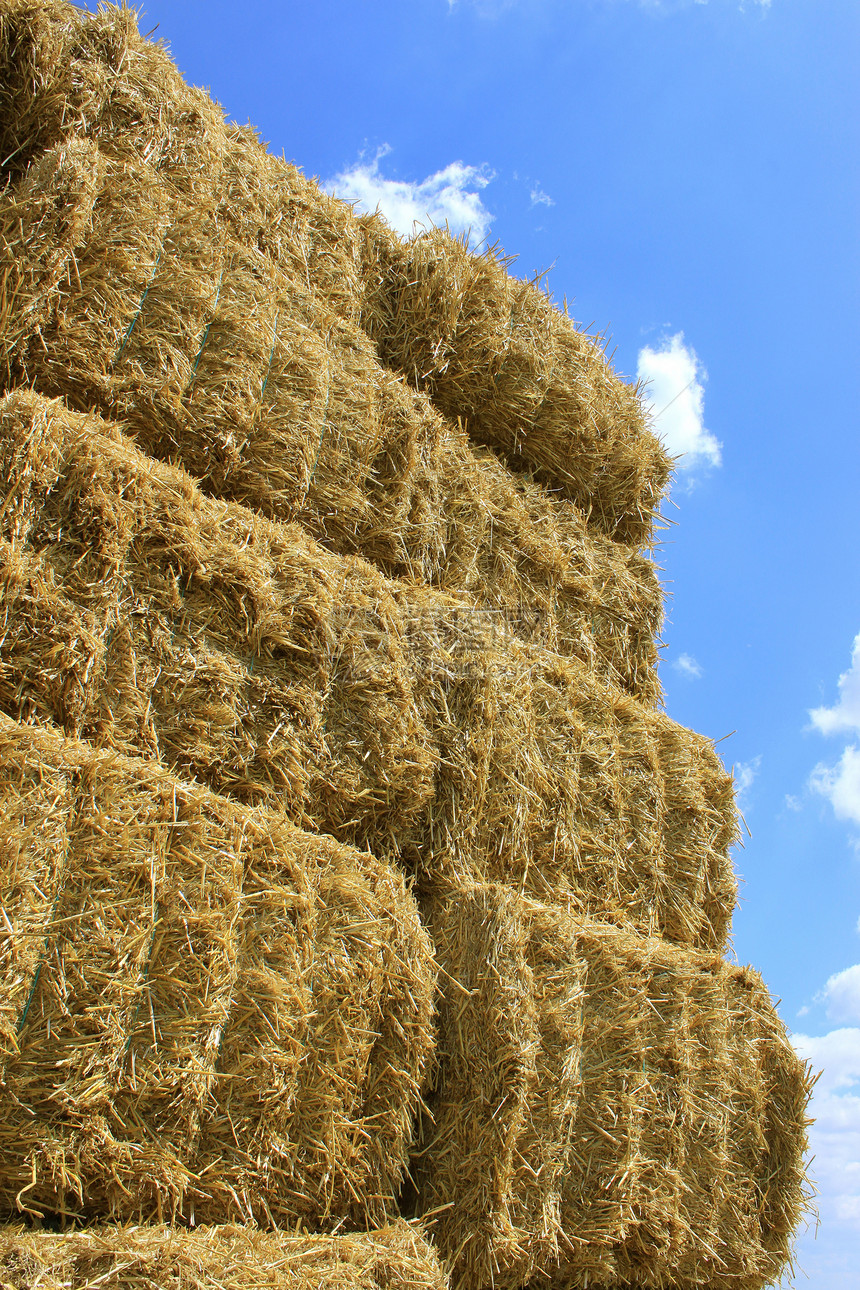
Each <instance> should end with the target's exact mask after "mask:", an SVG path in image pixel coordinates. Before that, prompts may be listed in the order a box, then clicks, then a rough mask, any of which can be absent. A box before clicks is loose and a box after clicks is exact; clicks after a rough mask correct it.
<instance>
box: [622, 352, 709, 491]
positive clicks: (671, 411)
mask: <svg viewBox="0 0 860 1290" xmlns="http://www.w3.org/2000/svg"><path fill="white" fill-rule="evenodd" d="M637 374H638V377H639V380H640V381H642V382H643V383H645V385H646V387H647V388H646V391H645V403H646V406H647V407H648V408H649V409H650V412H651V415H652V417H653V425H654V429H655V431H656V433H657V434H658V435H659V436H660V438H661V439H662V440H663V442H664V444H665V445H666V449H667V451H668V452H670V453H671V454H672V455H673V456H677V457H680V460H679V462H678V466H679V468H680V469H681V470H687V471H691V470H694V469H696V468H697V467H700V466H719V465H720V464H721V462H722V454H721V448H722V445H721V444H720V443H719V442H718V440H717V439H716V438H715V437H714V435H712V434H711V432H710V430H706V429H705V421H704V416H705V389H704V382H705V381H706V380H707V379H708V374H707V372H706V371H705V369H704V367H703V366H702V364H701V363H700V361H699V358H698V355H697V354H696V351H695V350H694V349H693V348H692V347H691V346H689V345H686V344H685V343H684V333H683V332H680V331H679V332H676V333H675V335H674V336H669V337H667V338H666V339H665V340H664V342H663V344H662V345H661V346H660V347H659V348H658V349H654V348H652V347H651V346H650V345H646V346H645V347H644V349H640V351H639V366H638V372H637Z"/></svg>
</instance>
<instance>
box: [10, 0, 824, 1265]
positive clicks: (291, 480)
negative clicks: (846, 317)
mask: <svg viewBox="0 0 860 1290" xmlns="http://www.w3.org/2000/svg"><path fill="white" fill-rule="evenodd" d="M0 104H2V113H0V156H2V158H3V159H4V160H3V188H2V192H0V256H2V264H0V269H2V275H3V284H4V293H3V304H2V315H0V346H2V350H0V352H2V367H0V371H2V383H3V391H2V401H0V473H1V474H2V479H3V501H2V507H0V623H2V631H0V882H2V902H3V924H4V929H3V932H2V936H3V942H2V947H0V964H2V974H3V976H2V979H3V990H2V994H0V1061H1V1062H2V1065H0V1071H1V1072H2V1074H0V1124H2V1127H0V1210H2V1212H3V1216H4V1219H5V1221H6V1223H7V1226H6V1228H5V1229H4V1230H3V1232H2V1235H0V1281H2V1284H3V1285H4V1286H7V1285H8V1286H11V1287H13V1290H24V1287H26V1286H29V1285H31V1284H32V1283H33V1282H34V1281H36V1280H37V1279H38V1283H39V1284H40V1285H44V1286H54V1285H57V1286H60V1285H62V1286H72V1287H78V1286H84V1285H91V1284H96V1283H97V1284H98V1285H100V1286H102V1285H104V1286H108V1287H115V1288H116V1290H132V1288H133V1287H139V1286H147V1287H151V1286H163V1287H164V1288H165V1290H167V1288H168V1287H174V1286H176V1287H179V1286H188V1287H195V1286H198V1285H199V1286H201V1287H202V1286H203V1285H208V1284H210V1283H212V1284H218V1285H220V1286H223V1287H226V1288H227V1290H240V1288H241V1287H244V1286H251V1285H253V1286H258V1285H260V1286H262V1285H266V1286H272V1287H279V1286H285V1285H288V1284H289V1285H290V1286H292V1285H294V1284H296V1283H300V1284H301V1285H306V1284H307V1285H310V1284H311V1283H313V1284H314V1285H315V1286H316V1285H320V1286H323V1285H326V1286H328V1285H334V1284H337V1285H340V1284H341V1283H342V1282H343V1283H344V1284H346V1283H348V1284H350V1285H352V1284H356V1285H358V1284H360V1285H361V1286H362V1287H364V1286H365V1285H367V1286H368V1287H369V1288H370V1287H377V1286H378V1287H379V1288H380V1290H383V1288H388V1287H391V1288H392V1290H394V1288H395V1287H396V1288H397V1290H399V1288H400V1287H403V1288H404V1290H405V1288H406V1287H409V1288H410V1290H411V1288H412V1287H419V1286H420V1287H427V1288H429V1287H433V1288H434V1290H435V1288H436V1287H438V1286H444V1285H445V1284H446V1283H447V1280H448V1279H450V1284H451V1285H452V1286H456V1287H463V1290H484V1287H489V1286H498V1287H504V1288H508V1287H510V1288H511V1290H513V1288H514V1287H520V1286H525V1285H526V1284H534V1285H535V1286H540V1287H559V1290H560V1288H561V1287H580V1286H581V1287H586V1286H591V1287H605V1288H606V1290H609V1288H611V1287H633V1286H637V1287H639V1286H641V1287H645V1286H651V1287H663V1288H665V1287H670V1286H671V1287H675V1288H676V1290H688V1288H689V1290H692V1288H693V1287H716V1286H719V1287H721V1288H722V1290H756V1288H758V1287H763V1286H765V1285H767V1284H769V1283H770V1282H772V1281H773V1280H774V1279H776V1278H778V1277H779V1275H780V1273H781V1271H782V1270H783V1268H784V1266H785V1264H786V1262H787V1260H789V1259H790V1252H791V1240H792V1233H793V1231H794V1228H795V1226H796V1224H797V1222H798V1219H799V1217H800V1215H801V1213H802V1212H803V1209H804V1206H805V1204H806V1203H807V1196H806V1191H805V1182H804V1172H803V1152H804V1149H805V1119H804V1116H805V1109H806V1104H807V1100H808V1093H809V1087H808V1078H807V1074H806V1072H805V1070H804V1069H803V1068H802V1067H801V1066H800V1064H799V1063H798V1061H797V1059H796V1058H795V1056H794V1054H793V1051H792V1049H791V1047H790V1045H789V1043H788V1040H787V1036H786V1033H785V1030H784V1028H783V1026H782V1024H781V1022H780V1020H779V1018H778V1016H777V1014H776V1012H775V1010H774V1007H773V1004H772V1002H771V1000H770V998H769V996H768V993H767V990H766V989H765V987H764V985H763V984H762V982H761V980H760V979H759V978H758V976H757V975H756V974H755V973H754V972H753V971H752V969H748V968H741V967H737V966H733V965H732V964H730V963H729V962H727V961H725V960H724V958H723V957H722V955H723V954H724V952H725V950H726V947H727V940H728V936H729V932H730V927H731V918H732V911H733V908H734V903H735V894H736V889H735V881H734V876H733V871H732V865H731V861H730V857H729V849H730V847H731V845H732V843H733V842H734V841H735V840H736V837H737V817H736V812H735V807H734V799H733V790H732V783H731V777H730V776H729V775H727V774H726V772H725V771H724V769H723V767H722V766H721V764H720V762H719V759H718V757H717V756H716V753H715V751H714V749H713V747H712V746H711V744H710V743H709V742H708V741H707V740H706V739H704V738H702V737H700V736H697V735H695V734H694V733H692V732H690V731H688V730H685V729H683V728H682V727H680V726H678V725H677V724H675V723H674V722H672V721H670V720H669V719H668V718H667V717H666V715H665V714H664V713H663V712H662V711H661V707H660V687H659V682H658V679H657V675H656V643H655V638H656V635H657V633H658V632H659V629H660V624H661V613H662V607H661V594H660V588H659V584H658V581H657V578H656V575H655V571H654V565H653V563H652V560H651V558H650V552H651V544H652V540H653V539H652V533H653V524H654V517H655V512H656V509H657V507H658V505H659V502H660V498H661V496H662V493H663V491H664V489H665V486H666V483H667V480H668V477H669V471H670V465H671V463H670V461H669V459H668V458H667V456H666V454H665V452H664V450H663V449H662V447H661V445H660V444H659V442H658V441H657V440H656V439H655V437H654V436H653V434H652V433H651V432H650V430H649V428H648V425H647V421H646V418H645V416H644V414H643V411H642V407H641V403H640V400H639V397H638V394H637V391H636V390H635V388H633V387H631V386H629V385H628V384H626V383H625V382H624V381H622V380H620V379H619V378H618V377H617V376H616V375H615V374H614V373H613V371H612V370H611V368H610V366H609V364H608V363H607V361H606V358H605V355H604V353H603V352H602V350H601V348H600V346H599V344H597V343H596V342H595V341H594V340H593V339H591V338H590V337H588V336H586V335H584V334H583V333H581V332H579V331H577V330H576V328H575V327H574V325H573V323H572V322H571V321H570V320H569V318H568V317H567V316H566V315H565V314H563V313H561V312H559V311H558V310H557V309H556V308H555V307H554V306H553V305H552V303H551V302H550V301H549V300H548V299H547V298H546V297H545V296H544V295H543V294H542V293H541V292H540V291H539V290H537V289H536V287H535V286H533V285H530V284H527V283H524V282H522V281H519V280H518V279H516V278H514V277H512V276H511V275H510V274H509V273H508V268H509V265H508V264H506V263H505V262H504V261H503V260H500V259H499V258H498V257H497V256H496V255H494V254H492V253H487V254H484V255H478V256H476V255H473V254H470V253H469V252H468V251H467V249H466V248H465V247H464V246H463V245H462V244H460V243H458V242H457V241H455V240H453V239H451V238H450V237H448V236H447V235H446V234H443V233H441V232H439V231H436V230H434V231H431V232H429V233H422V234H418V235H417V236H415V237H414V238H412V239H410V240H407V241H403V240H401V239H400V238H398V237H397V236H396V235H395V234H394V233H392V231H391V230H390V229H389V228H388V227H387V225H386V224H385V222H384V220H382V219H381V218H380V217H378V216H375V217H371V218H357V217H355V216H354V214H353V213H352V211H351V210H350V209H349V208H348V207H347V206H345V205H344V204H343V203H341V202H338V201H337V200H335V199H333V198H331V197H329V196H327V195H326V194H325V193H323V192H321V191H320V189H319V188H318V187H317V186H316V185H315V184H313V183H311V182H309V181H307V180H306V179H304V178H303V177H302V176H301V175H300V174H299V173H298V172H297V171H296V170H295V169H294V168H293V167H291V166H289V165H287V164H285V163H284V162H282V161H279V160H277V159H275V158H273V157H271V156H270V155H269V154H268V153H267V152H266V150H265V149H264V148H263V146H262V145H261V144H260V143H259V141H258V140H257V139H256V137H255V136H254V135H253V133H252V132H251V131H249V130H247V129H238V128H236V127H232V126H228V125H227V124H226V123H225V121H224V119H223V116H222V114H221V112H220V110H219V109H218V108H217V106H216V105H214V104H213V103H212V102H211V101H210V100H209V99H208V98H207V97H206V96H205V95H204V94H202V93H201V92H199V91H196V90H193V89H190V88H189V87H188V86H186V85H185V84H184V82H183V81H182V79H181V77H180V76H179V74H178V72H177V71H176V69H175V68H174V66H173V64H172V63H171V62H170V60H169V58H168V56H167V55H166V53H165V52H164V50H163V49H161V48H160V47H158V46H156V45H153V44H151V43H148V42H147V41H145V40H143V39H142V38H141V37H140V35H139V34H138V31H137V28H136V25H135V22H134V18H133V15H132V14H131V13H130V12H129V11H128V10H126V9H119V8H114V7H105V8H104V9H103V10H101V11H100V12H99V13H98V14H90V13H86V12H83V11H81V10H79V9H76V8H75V7H74V6H72V5H69V4H66V3H63V2H61V0H0ZM46 1226H47V1227H48V1228H51V1229H57V1228H58V1227H60V1228H63V1229H64V1233H61V1234H58V1233H57V1231H56V1230H48V1231H46V1230H45V1227H46ZM297 1232H298V1234H297ZM428 1242H429V1244H428Z"/></svg>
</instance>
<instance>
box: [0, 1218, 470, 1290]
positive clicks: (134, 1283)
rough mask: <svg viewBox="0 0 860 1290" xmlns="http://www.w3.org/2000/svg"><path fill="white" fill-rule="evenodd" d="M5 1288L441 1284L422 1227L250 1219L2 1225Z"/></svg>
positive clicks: (378, 1288)
mask: <svg viewBox="0 0 860 1290" xmlns="http://www.w3.org/2000/svg"><path fill="white" fill-rule="evenodd" d="M0 1286H2V1287H3V1290H32V1288H33V1287H34V1286H38V1287H39V1290H91V1287H94V1286H98V1287H99V1288H100V1290H153V1287H156V1286H157V1287H158V1290H211V1287H212V1286H218V1287H219V1290H447V1280H446V1277H445V1275H444V1273H443V1271H442V1268H441V1267H440V1265H439V1260H438V1257H437V1255H436V1254H435V1252H434V1250H433V1248H432V1246H430V1245H429V1244H428V1242H427V1240H426V1239H425V1237H424V1235H423V1234H422V1232H421V1230H420V1228H417V1227H415V1226H412V1225H409V1224H406V1223H397V1224H393V1225H392V1226H390V1227H385V1228H381V1229H379V1230H377V1231H372V1232H367V1233H357V1234H355V1235H348V1236H343V1235H341V1236H309V1235H303V1236H289V1235H286V1234H284V1233H281V1232H273V1233H267V1232H262V1231H260V1230H259V1229H257V1228H252V1227H237V1226H232V1225H225V1226H223V1227H198V1228H195V1229H193V1230H191V1231H187V1230H182V1229H179V1228H175V1227H167V1226H153V1227H97V1228H93V1229H91V1230H88V1231H85V1232H66V1233H64V1234H63V1235H62V1236H60V1235H54V1234H52V1233H49V1232H32V1231H27V1230H26V1229H24V1228H7V1229H6V1230H5V1231H4V1230H3V1229H2V1228H0Z"/></svg>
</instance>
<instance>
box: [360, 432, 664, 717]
mask: <svg viewBox="0 0 860 1290" xmlns="http://www.w3.org/2000/svg"><path fill="white" fill-rule="evenodd" d="M438 443H439V448H438V451H437V453H436V455H435V460H434V461H433V463H432V467H433V469H432V475H425V476H424V477H422V476H418V478H417V479H416V484H415V485H414V486H413V489H412V495H413V499H414V503H415V505H414V509H413V511H412V512H411V513H410V514H409V515H408V516H407V517H406V518H405V520H404V522H403V523H402V525H401V529H400V533H399V536H400V538H401V542H402V550H403V553H402V556H401V560H400V562H391V563H386V561H385V560H384V559H383V558H380V556H379V555H376V554H373V553H370V554H371V558H374V559H375V560H376V562H377V563H378V564H380V566H381V567H382V568H383V569H385V571H386V572H388V573H390V574H393V575H395V576H405V577H408V578H409V579H411V580H413V581H417V582H421V583H428V584H430V585H431V586H434V587H438V588H440V589H441V590H444V591H447V592H450V593H452V594H458V593H461V592H464V591H465V592H467V593H468V595H469V597H470V598H471V600H472V601H473V603H474V604H475V605H476V606H478V607H479V608H482V609H486V610H488V611H493V612H494V613H495V615H496V617H497V618H498V619H499V621H500V622H504V624H505V625H506V627H507V628H508V629H509V630H511V631H513V633H514V634H515V635H517V636H518V637H520V639H522V640H526V641H530V642H533V643H535V644H537V645H540V646H543V647H545V648H547V649H550V650H552V651H553V652H554V653H559V654H563V655H565V656H573V657H575V658H577V659H579V660H580V661H582V662H583V663H585V664H586V665H587V666H588V667H589V669H590V670H591V671H593V672H594V673H595V674H596V675H598V676H600V677H601V678H602V679H604V680H606V681H608V682H609V683H610V684H612V685H615V686H617V687H618V688H619V689H621V690H624V691H626V692H627V693H629V694H632V695H634V696H635V697H636V698H638V699H640V700H641V701H642V702H645V703H649V704H659V703H660V702H661V699H662V690H661V687H660V682H659V679H658V676H657V671H656V662H657V643H656V642H657V638H658V637H659V633H660V630H661V628H662V622H663V593H662V588H661V587H660V583H659V580H658V577H657V569H656V566H655V565H654V563H653V561H652V560H651V559H650V558H648V557H646V556H644V555H642V554H640V553H639V551H637V550H636V548H633V547H624V546H623V545H622V544H620V543H618V542H614V541H612V540H611V539H609V538H606V537H603V536H602V535H600V534H599V533H596V532H595V530H594V529H593V528H589V526H588V525H587V523H586V521H585V519H584V517H583V516H582V514H581V513H580V511H579V510H578V508H577V507H576V506H575V505H574V504H573V503H572V502H570V501H568V500H567V499H566V498H564V497H561V496H559V495H558V494H553V493H551V492H549V491H548V490H547V489H546V488H544V487H542V486H541V485H540V484H537V483H535V482H533V481H531V480H529V479H528V478H526V477H525V476H516V475H512V473H511V472H510V471H509V470H507V468H506V467H504V466H503V465H502V464H501V463H500V462H499V461H498V460H497V459H496V457H495V456H494V455H493V454H492V453H491V452H489V451H488V450H486V449H481V448H480V447H472V446H470V445H469V444H468V442H467V440H466V437H465V435H464V434H463V432H462V430H457V431H455V430H454V428H453V427H450V428H449V429H448V432H447V434H442V435H440V436H439V439H438Z"/></svg>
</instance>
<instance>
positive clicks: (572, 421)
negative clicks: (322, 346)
mask: <svg viewBox="0 0 860 1290" xmlns="http://www.w3.org/2000/svg"><path fill="white" fill-rule="evenodd" d="M363 225H364V229H365V237H366V249H365V267H364V277H365V295H364V306H363V310H362V325H363V327H364V328H365V330H366V331H367V333H368V334H369V335H370V336H371V337H372V338H373V340H374V341H375V342H376V345H377V348H378V350H379V353H380V355H381V357H382V359H383V362H385V363H387V364H389V365H390V366H391V367H393V368H395V369H396V370H397V371H400V372H403V373H404V375H406V377H407V378H408V379H409V380H410V381H412V382H413V383H414V384H415V385H416V386H417V387H418V388H420V389H426V390H427V392H428V394H429V395H430V397H431V399H432V400H433V402H434V403H435V404H436V406H437V407H438V408H439V409H440V411H441V412H442V413H444V415H445V416H447V417H449V418H450V419H451V420H457V419H461V420H462V421H463V422H464V423H465V424H466V426H467V428H468V431H469V434H470V435H471V436H472V438H474V439H475V440H477V441H478V442H479V443H484V444H487V445H489V446H490V447H491V448H493V449H494V450H495V451H497V452H498V453H499V454H500V455H501V457H502V459H503V460H504V461H505V462H506V463H507V464H508V465H509V466H510V467H511V468H512V469H514V470H526V471H534V472H536V473H537V475H538V476H539V477H540V478H542V479H544V480H546V481H548V482H550V483H551V484H552V485H553V486H555V487H559V488H562V489H563V490H564V491H565V492H566V493H567V495H568V496H570V497H571V498H573V499H574V500H575V501H576V502H577V503H578V504H579V506H580V507H581V509H582V511H583V513H584V514H585V515H586V516H587V517H588V519H589V520H590V522H591V523H593V524H594V525H595V526H596V527H597V528H598V529H599V530H600V531H601V532H604V533H607V534H609V535H610V536H612V537H615V538H617V539H618V540H619V541H621V542H626V543H631V544H633V545H639V544H641V543H647V542H648V541H649V540H650V534H651V528H652V523H653V517H654V513H655V511H656V508H657V506H658V505H659V502H660V497H661V495H662V493H663V490H664V488H665V486H666V483H667V480H668V476H669V471H670V467H671V462H670V459H669V458H668V456H667V455H666V452H665V450H664V449H663V448H662V446H661V445H660V443H659V442H658V440H657V439H656V438H655V437H654V436H653V434H651V432H650V431H649V429H648V427H647V423H646V418H645V414H644V411H643V408H642V405H641V402H640V399H639V394H638V390H637V389H636V388H635V387H633V386H630V385H628V384H626V383H625V382H624V381H621V380H619V378H618V377H617V376H616V375H615V374H614V372H613V371H612V369H611V367H610V366H609V364H608V362H607V360H606V356H605V354H604V352H603V349H602V347H601V345H600V344H599V343H598V342H596V341H595V340H593V339H592V338H591V337H589V336H587V335H585V334H584V333H582V332H580V331H577V329H576V328H575V327H574V325H573V323H572V322H571V321H570V319H569V318H568V317H567V315H566V313H562V312H560V311H559V310H558V309H557V308H556V307H555V306H554V305H553V304H552V302H551V300H550V299H549V298H548V297H547V296H546V295H545V294H544V293H543V292H541V291H540V290H538V288H537V287H536V286H535V285H534V284H532V283H528V282H523V281H521V280H520V279H518V278H515V277H512V276H511V275H510V274H509V273H508V268H509V267H510V261H508V260H505V259H504V258H503V257H499V256H498V255H497V254H496V252H495V251H494V250H490V251H487V252H486V253H485V254H483V255H473V254H470V253H469V251H468V250H467V249H466V248H465V246H464V245H463V244H462V242H459V241H457V240H456V239H454V238H452V237H450V236H449V235H448V234H447V233H445V232H443V231H441V230H439V229H432V230H430V231H429V232H427V233H424V234H421V235H419V236H417V237H414V238H412V239H410V240H408V241H405V242H404V241H402V240H401V239H400V238H399V237H397V235H396V234H395V233H393V232H392V230H391V229H389V228H388V226H387V225H386V224H385V221H384V220H383V219H381V217H379V216H373V217H370V218H366V219H365V220H363Z"/></svg>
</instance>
